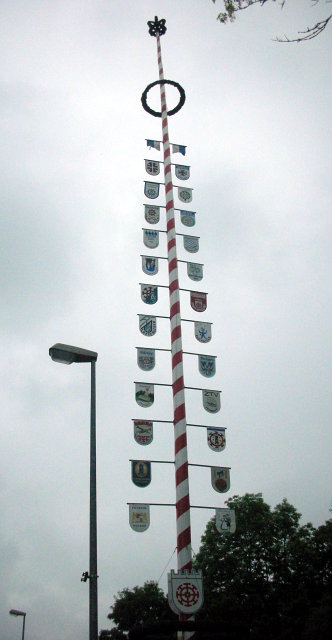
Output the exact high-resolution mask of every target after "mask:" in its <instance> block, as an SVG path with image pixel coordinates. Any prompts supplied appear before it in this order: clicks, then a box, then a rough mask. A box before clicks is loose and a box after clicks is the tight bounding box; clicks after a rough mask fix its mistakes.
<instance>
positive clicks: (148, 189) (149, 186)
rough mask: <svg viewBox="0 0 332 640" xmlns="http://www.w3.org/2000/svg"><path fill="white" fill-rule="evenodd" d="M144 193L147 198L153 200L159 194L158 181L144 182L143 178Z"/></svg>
mask: <svg viewBox="0 0 332 640" xmlns="http://www.w3.org/2000/svg"><path fill="white" fill-rule="evenodd" d="M144 183H145V184H144V193H145V195H146V197H147V198H150V199H151V200H154V199H155V198H158V196H159V182H146V180H144Z"/></svg>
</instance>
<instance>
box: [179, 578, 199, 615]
mask: <svg viewBox="0 0 332 640" xmlns="http://www.w3.org/2000/svg"><path fill="white" fill-rule="evenodd" d="M176 597H177V599H178V601H179V603H180V604H181V605H182V606H183V607H187V608H188V609H189V608H190V607H193V606H195V604H196V603H197V602H198V599H199V590H198V589H197V587H195V585H194V584H192V583H191V582H182V583H181V584H180V585H179V586H178V588H177V590H176Z"/></svg>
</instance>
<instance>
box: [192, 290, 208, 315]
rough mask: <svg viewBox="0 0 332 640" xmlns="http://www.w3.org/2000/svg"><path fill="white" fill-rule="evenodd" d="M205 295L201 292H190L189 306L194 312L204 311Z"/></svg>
mask: <svg viewBox="0 0 332 640" xmlns="http://www.w3.org/2000/svg"><path fill="white" fill-rule="evenodd" d="M206 295H207V294H206V293H203V292H201V291H190V306H191V308H192V309H194V311H199V312H201V311H205V309H206V305H207V300H206Z"/></svg>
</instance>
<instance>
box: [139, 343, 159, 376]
mask: <svg viewBox="0 0 332 640" xmlns="http://www.w3.org/2000/svg"><path fill="white" fill-rule="evenodd" d="M155 353H156V352H155V350H154V349H143V348H142V347H137V364H138V366H139V368H140V369H143V371H151V370H152V369H153V368H154V366H155V364H156V355H155Z"/></svg>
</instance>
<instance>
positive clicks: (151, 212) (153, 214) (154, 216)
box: [144, 204, 160, 224]
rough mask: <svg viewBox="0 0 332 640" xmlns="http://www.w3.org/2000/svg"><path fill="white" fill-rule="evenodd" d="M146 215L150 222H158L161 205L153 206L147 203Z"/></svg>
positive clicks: (145, 206)
mask: <svg viewBox="0 0 332 640" xmlns="http://www.w3.org/2000/svg"><path fill="white" fill-rule="evenodd" d="M144 217H145V220H146V221H147V222H149V224H157V223H158V222H159V220H160V207H152V206H150V205H149V204H145V205H144Z"/></svg>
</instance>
